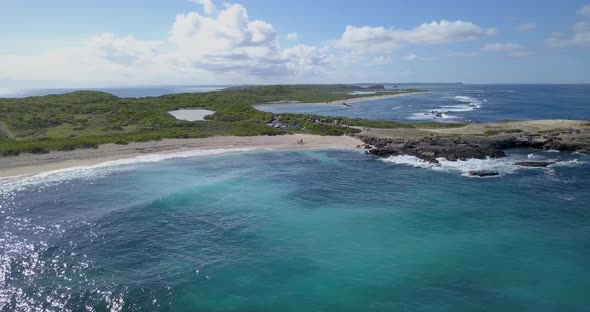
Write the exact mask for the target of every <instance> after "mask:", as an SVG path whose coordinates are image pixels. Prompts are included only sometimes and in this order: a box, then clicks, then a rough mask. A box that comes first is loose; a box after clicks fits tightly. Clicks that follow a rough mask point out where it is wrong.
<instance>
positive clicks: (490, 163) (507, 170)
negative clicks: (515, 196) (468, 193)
mask: <svg viewBox="0 0 590 312" xmlns="http://www.w3.org/2000/svg"><path fill="white" fill-rule="evenodd" d="M525 157H526V158H527V159H531V158H534V159H541V160H543V161H555V162H556V163H555V164H552V165H550V166H549V168H542V167H524V166H518V165H515V163H516V162H519V161H523V160H524V158H525ZM382 160H383V161H385V162H387V163H393V164H397V165H408V166H411V167H417V168H424V169H431V170H435V171H440V172H449V173H458V174H461V175H462V176H466V177H474V176H472V175H470V174H469V172H470V171H481V170H485V171H495V172H498V174H499V176H504V175H508V174H513V173H516V172H517V171H519V170H545V171H547V172H550V171H552V169H551V168H552V167H571V166H580V165H583V164H586V163H587V162H585V161H580V160H578V159H573V160H562V161H560V160H555V159H545V158H543V157H542V156H539V155H536V154H528V155H510V156H507V157H503V158H489V157H488V158H485V159H475V158H471V159H467V160H457V161H450V160H447V159H446V158H437V161H438V164H436V163H430V162H427V161H425V160H422V159H420V158H418V157H415V156H410V155H400V156H390V157H388V158H383V159H382Z"/></svg>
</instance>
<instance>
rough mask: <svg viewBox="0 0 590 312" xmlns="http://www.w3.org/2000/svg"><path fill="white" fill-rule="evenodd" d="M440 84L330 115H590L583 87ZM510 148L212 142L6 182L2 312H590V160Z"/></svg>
mask: <svg viewBox="0 0 590 312" xmlns="http://www.w3.org/2000/svg"><path fill="white" fill-rule="evenodd" d="M445 88H446V87H445V86H434V87H433V88H432V89H433V92H432V93H429V94H421V95H412V96H405V97H398V98H395V99H388V100H379V101H372V102H364V103H355V104H354V106H353V107H352V108H350V109H346V110H344V109H340V110H337V112H348V113H347V114H350V115H348V116H357V117H368V118H377V117H379V116H380V115H379V110H381V117H379V118H387V119H392V120H399V119H403V120H406V119H407V118H408V117H412V116H413V117H412V118H417V116H418V115H413V114H420V113H421V114H424V113H425V112H426V113H428V112H429V110H431V109H438V110H442V109H443V108H444V107H445V106H463V108H464V110H463V111H458V109H459V107H456V108H455V109H456V110H455V111H448V112H447V113H445V114H448V115H453V116H457V118H458V120H473V121H487V120H503V119H538V118H587V119H590V115H589V113H590V86H574V85H571V86H568V85H553V86H542V85H538V86H518V85H502V86H491V85H489V86H471V85H464V86H456V85H453V86H451V87H449V89H445ZM458 88H461V90H458ZM467 90H472V91H469V92H468V91H467ZM478 90H483V91H478ZM500 91H502V92H500ZM504 91H505V92H504ZM508 91H514V92H508ZM456 96H464V97H470V98H472V99H469V100H468V99H466V98H464V99H463V98H455V97H456ZM530 97H534V99H530ZM472 103H474V104H473V105H471V104H472ZM477 105H480V106H479V107H476V106H477ZM398 106H399V107H400V108H398V109H394V107H398ZM281 107H285V106H281ZM472 107H473V109H472V110H467V108H472ZM409 108H412V109H409ZM296 109H298V110H300V109H302V108H300V107H298V108H296ZM313 109H320V108H319V107H318V108H311V109H310V110H309V111H312V110H313ZM362 109H365V111H364V113H363V112H362V111H361V110H362ZM398 110H399V112H396V111H398ZM313 112H314V113H318V112H317V111H313ZM326 114H328V113H327V112H326ZM339 114H340V113H339ZM343 114H344V113H341V115H343ZM356 114H358V115H356ZM363 114H364V115H363ZM409 120H414V119H409ZM508 152H509V156H508V157H507V158H504V159H498V160H468V161H463V162H444V161H443V162H442V165H441V166H438V167H434V166H431V165H429V164H425V163H422V162H419V161H417V160H416V159H412V158H411V157H395V158H390V159H379V158H374V157H372V156H368V155H365V154H363V153H362V152H360V151H357V150H307V151H267V150H243V149H242V150H211V151H198V152H194V153H192V154H190V153H189V154H187V153H183V154H166V155H151V156H143V157H139V158H135V159H131V160H123V161H115V162H111V163H107V164H102V165H97V166H93V167H86V168H77V169H68V170H61V171H56V172H52V173H46V174H42V175H38V176H34V177H31V178H28V179H26V180H21V181H19V182H11V183H3V184H0V311H590V306H589V301H588V298H590V297H589V296H590V278H589V277H590V157H589V156H585V155H580V154H572V153H562V152H554V151H538V150H530V149H515V150H510V151H508ZM524 159H535V160H537V159H544V160H554V161H556V162H557V163H556V164H555V165H552V166H550V167H548V168H518V167H516V166H514V165H513V162H514V161H516V160H524ZM473 168H493V169H495V170H498V171H500V172H501V176H500V177H496V178H471V177H466V176H465V173H466V172H467V171H468V170H470V169H473ZM0 183H1V182H0Z"/></svg>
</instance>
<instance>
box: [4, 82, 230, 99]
mask: <svg viewBox="0 0 590 312" xmlns="http://www.w3.org/2000/svg"><path fill="white" fill-rule="evenodd" d="M227 87H228V86H201V85H198V86H136V87H110V88H106V87H105V88H61V89H2V88H0V98H3V97H4V98H22V97H28V96H43V95H49V94H63V93H69V92H74V91H79V90H88V91H100V92H106V93H110V94H113V95H116V96H118V97H126V98H134V97H135V98H137V97H146V96H160V95H165V94H176V93H201V92H211V91H219V90H222V89H225V88H227Z"/></svg>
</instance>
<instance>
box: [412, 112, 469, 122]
mask: <svg viewBox="0 0 590 312" xmlns="http://www.w3.org/2000/svg"><path fill="white" fill-rule="evenodd" d="M437 113H440V115H438V114H437ZM407 119H410V120H456V119H461V117H459V116H454V115H449V114H445V113H442V112H437V111H434V112H426V113H414V114H412V115H410V116H409V117H407Z"/></svg>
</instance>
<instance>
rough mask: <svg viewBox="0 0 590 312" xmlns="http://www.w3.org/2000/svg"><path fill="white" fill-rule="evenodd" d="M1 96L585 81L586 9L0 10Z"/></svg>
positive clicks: (495, 5) (7, 6)
mask: <svg viewBox="0 0 590 312" xmlns="http://www.w3.org/2000/svg"><path fill="white" fill-rule="evenodd" d="M0 14H1V16H0V29H2V41H0V68H2V69H3V70H2V71H0V88H22V87H100V86H118V85H163V84H165V85H171V84H241V83H308V82H309V83H347V82H351V83H352V82H457V81H462V82H466V83H588V82H590V2H588V1H575V0H571V1H517V0H515V1H510V4H509V5H507V4H505V3H502V2H500V1H434V0H433V1H411V2H410V1H392V0H388V1H377V0H366V1H362V2H359V1H305V0H297V1H296V0H282V1H270V0H244V1H238V2H230V3H226V2H221V1H215V0H151V1H148V0H143V1H138V0H127V1H114V0H103V1H80V0H78V1H74V0H55V1H38V0H37V1H32V0H20V1H11V0H6V1H2V2H1V3H0Z"/></svg>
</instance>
